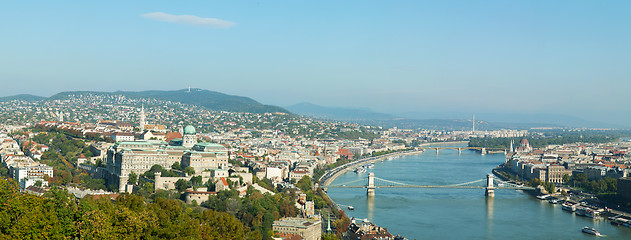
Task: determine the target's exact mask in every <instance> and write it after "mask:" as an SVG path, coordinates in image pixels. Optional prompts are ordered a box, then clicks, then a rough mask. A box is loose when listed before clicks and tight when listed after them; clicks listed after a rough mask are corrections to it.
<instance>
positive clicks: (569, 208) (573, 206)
mask: <svg viewBox="0 0 631 240" xmlns="http://www.w3.org/2000/svg"><path fill="white" fill-rule="evenodd" d="M561 209H563V210H565V211H570V212H574V211H576V204H575V203H572V202H564V203H563V204H561Z"/></svg>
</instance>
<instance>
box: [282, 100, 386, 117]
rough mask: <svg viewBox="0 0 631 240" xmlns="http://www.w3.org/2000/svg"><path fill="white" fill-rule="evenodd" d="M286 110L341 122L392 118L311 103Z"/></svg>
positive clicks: (296, 105) (358, 110)
mask: <svg viewBox="0 0 631 240" xmlns="http://www.w3.org/2000/svg"><path fill="white" fill-rule="evenodd" d="M287 109H288V110H289V111H291V112H293V113H295V114H301V115H307V116H311V117H316V118H326V119H333V120H341V121H357V120H385V119H392V118H394V116H392V115H390V114H385V113H378V112H373V111H370V110H364V109H359V108H342V107H323V106H319V105H315V104H312V103H298V104H295V105H292V106H289V107H287Z"/></svg>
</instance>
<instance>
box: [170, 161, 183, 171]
mask: <svg viewBox="0 0 631 240" xmlns="http://www.w3.org/2000/svg"><path fill="white" fill-rule="evenodd" d="M171 169H174V170H180V171H182V166H180V162H174V163H173V166H171Z"/></svg>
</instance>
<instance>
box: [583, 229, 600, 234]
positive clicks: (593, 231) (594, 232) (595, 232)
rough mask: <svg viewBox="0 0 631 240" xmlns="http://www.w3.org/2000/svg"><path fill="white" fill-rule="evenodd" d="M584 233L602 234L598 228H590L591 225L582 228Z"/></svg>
mask: <svg viewBox="0 0 631 240" xmlns="http://www.w3.org/2000/svg"><path fill="white" fill-rule="evenodd" d="M582 231H583V232H584V233H587V234H591V235H595V236H600V233H599V232H598V231H596V229H594V228H590V227H584V228H583V230H582Z"/></svg>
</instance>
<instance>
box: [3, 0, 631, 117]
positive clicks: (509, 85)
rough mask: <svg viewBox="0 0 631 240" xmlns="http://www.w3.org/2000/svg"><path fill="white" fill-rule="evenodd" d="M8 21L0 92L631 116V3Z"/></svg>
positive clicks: (194, 9)
mask: <svg viewBox="0 0 631 240" xmlns="http://www.w3.org/2000/svg"><path fill="white" fill-rule="evenodd" d="M0 29H1V30H2V32H3V34H2V36H3V37H2V38H0V43H1V44H0V79H1V80H2V81H1V86H2V87H0V96H8V95H15V94H20V93H31V94H36V95H42V96H50V95H52V94H54V93H57V92H60V91H68V90H102V91H116V90H153V89H164V90H173V89H182V88H186V87H187V86H188V85H189V84H190V85H191V86H192V87H198V88H203V89H209V90H214V91H219V92H224V93H228V94H234V95H242V96H248V97H251V98H254V99H256V100H258V101H260V102H262V103H266V104H275V105H280V106H287V105H291V104H294V103H298V102H311V103H315V104H319V105H325V106H347V107H349V106H350V107H368V108H371V109H373V110H378V111H385V112H405V111H465V110H466V111H472V110H473V111H480V112H512V113H543V112H545V113H562V114H571V115H574V116H579V117H584V118H588V119H595V120H602V121H606V122H612V123H629V122H631V108H630V107H629V103H630V101H629V95H628V94H627V93H628V92H629V90H630V89H631V44H630V43H631V1H576V0H572V1H549V0H544V1H533V0H523V1H506V0H501V1H471V0H465V1H418V0H415V1H401V0H398V1H388V0H381V1H366V0H361V1H359V0H358V1H339V0H337V1H323V0H318V1H309V2H307V1H270V0H264V1H234V0H230V1H99V2H96V1H41V2H38V1H11V2H5V3H3V4H2V5H1V6H0Z"/></svg>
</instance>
